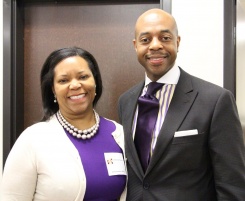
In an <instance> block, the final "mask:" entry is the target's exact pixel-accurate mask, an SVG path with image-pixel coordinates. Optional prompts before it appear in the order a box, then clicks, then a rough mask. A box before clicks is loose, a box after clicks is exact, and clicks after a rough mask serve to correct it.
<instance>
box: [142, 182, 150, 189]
mask: <svg viewBox="0 0 245 201" xmlns="http://www.w3.org/2000/svg"><path fill="white" fill-rule="evenodd" d="M143 188H144V189H145V190H147V189H149V188H150V184H149V183H147V182H145V183H144V185H143Z"/></svg>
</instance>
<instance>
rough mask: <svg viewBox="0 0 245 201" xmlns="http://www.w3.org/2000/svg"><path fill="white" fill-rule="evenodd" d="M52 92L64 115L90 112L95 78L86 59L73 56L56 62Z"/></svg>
mask: <svg viewBox="0 0 245 201" xmlns="http://www.w3.org/2000/svg"><path fill="white" fill-rule="evenodd" d="M53 92H54V95H55V96H56V99H57V102H58V104H59V109H60V111H61V113H62V114H63V115H64V116H72V115H81V114H86V113H89V112H91V111H92V110H93V100H94V98H95V80H94V76H93V74H92V72H91V70H90V69H89V66H88V63H87V61H86V60H85V59H83V58H82V57H80V56H73V57H69V58H66V59H64V60H62V61H61V62H60V63H58V64H57V65H56V67H55V68H54V83H53Z"/></svg>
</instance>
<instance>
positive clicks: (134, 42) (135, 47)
mask: <svg viewBox="0 0 245 201" xmlns="http://www.w3.org/2000/svg"><path fill="white" fill-rule="evenodd" d="M133 44H134V49H135V51H136V52H137V45H136V40H135V39H133Z"/></svg>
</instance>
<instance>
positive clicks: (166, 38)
mask: <svg viewBox="0 0 245 201" xmlns="http://www.w3.org/2000/svg"><path fill="white" fill-rule="evenodd" d="M169 40H171V37H169V36H166V37H162V41H169Z"/></svg>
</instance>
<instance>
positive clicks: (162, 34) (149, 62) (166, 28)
mask: <svg viewBox="0 0 245 201" xmlns="http://www.w3.org/2000/svg"><path fill="white" fill-rule="evenodd" d="M133 42H134V47H135V50H136V53H137V56H138V61H139V63H140V64H141V65H142V66H143V67H144V68H145V71H146V74H147V76H148V77H149V78H150V79H151V80H152V81H156V80H158V79H159V78H160V77H162V76H163V75H164V74H165V73H166V72H168V71H169V70H170V69H171V68H172V67H173V65H174V63H175V60H176V57H177V52H178V47H179V42H180V37H179V36H177V27H176V24H175V21H174V20H173V18H172V17H171V16H169V15H167V14H164V13H162V12H155V13H148V14H146V15H144V16H142V17H140V18H139V20H138V21H137V24H136V29H135V40H134V41H133Z"/></svg>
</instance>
